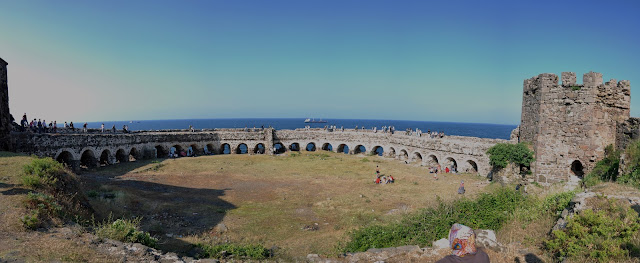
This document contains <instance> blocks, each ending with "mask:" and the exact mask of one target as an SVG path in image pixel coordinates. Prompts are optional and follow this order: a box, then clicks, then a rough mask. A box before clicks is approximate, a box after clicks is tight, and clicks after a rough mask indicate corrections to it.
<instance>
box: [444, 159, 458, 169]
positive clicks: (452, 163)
mask: <svg viewBox="0 0 640 263" xmlns="http://www.w3.org/2000/svg"><path fill="white" fill-rule="evenodd" d="M446 168H449V171H450V172H457V171H458V162H456V159H453V158H452V157H447V159H445V160H444V167H442V170H443V171H446Z"/></svg>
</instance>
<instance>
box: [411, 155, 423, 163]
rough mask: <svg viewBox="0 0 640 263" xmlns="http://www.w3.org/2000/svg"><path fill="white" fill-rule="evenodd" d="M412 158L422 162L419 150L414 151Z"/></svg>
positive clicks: (413, 160)
mask: <svg viewBox="0 0 640 263" xmlns="http://www.w3.org/2000/svg"><path fill="white" fill-rule="evenodd" d="M411 159H412V160H411V161H412V162H415V161H417V162H418V163H422V154H420V153H419V152H413V155H412V156H411Z"/></svg>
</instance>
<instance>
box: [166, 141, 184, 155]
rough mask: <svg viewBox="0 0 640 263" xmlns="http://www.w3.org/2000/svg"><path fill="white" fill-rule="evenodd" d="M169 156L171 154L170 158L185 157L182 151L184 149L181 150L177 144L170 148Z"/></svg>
mask: <svg viewBox="0 0 640 263" xmlns="http://www.w3.org/2000/svg"><path fill="white" fill-rule="evenodd" d="M183 153H184V154H183ZM169 154H170V155H171V154H173V155H174V156H172V157H182V156H187V153H186V152H185V151H184V149H182V146H180V145H177V144H176V145H174V146H171V148H170V149H169Z"/></svg>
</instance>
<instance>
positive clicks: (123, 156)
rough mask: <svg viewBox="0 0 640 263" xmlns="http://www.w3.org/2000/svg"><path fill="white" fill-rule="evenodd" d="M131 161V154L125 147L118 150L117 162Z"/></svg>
mask: <svg viewBox="0 0 640 263" xmlns="http://www.w3.org/2000/svg"><path fill="white" fill-rule="evenodd" d="M128 161H129V154H127V151H125V150H124V149H122V148H120V149H118V150H117V151H116V162H117V163H126V162H128Z"/></svg>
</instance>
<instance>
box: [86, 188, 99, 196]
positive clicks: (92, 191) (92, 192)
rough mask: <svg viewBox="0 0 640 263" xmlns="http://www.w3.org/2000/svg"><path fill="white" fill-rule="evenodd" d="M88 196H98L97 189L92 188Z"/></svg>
mask: <svg viewBox="0 0 640 263" xmlns="http://www.w3.org/2000/svg"><path fill="white" fill-rule="evenodd" d="M87 197H91V198H96V197H98V191H96V190H91V191H89V192H87Z"/></svg>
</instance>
